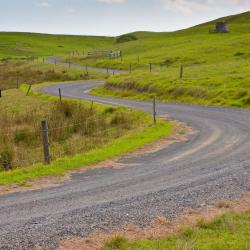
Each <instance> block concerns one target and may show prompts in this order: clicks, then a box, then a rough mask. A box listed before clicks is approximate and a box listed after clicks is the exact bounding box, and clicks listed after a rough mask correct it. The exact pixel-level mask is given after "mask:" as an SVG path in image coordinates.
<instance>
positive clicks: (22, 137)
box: [14, 129, 31, 144]
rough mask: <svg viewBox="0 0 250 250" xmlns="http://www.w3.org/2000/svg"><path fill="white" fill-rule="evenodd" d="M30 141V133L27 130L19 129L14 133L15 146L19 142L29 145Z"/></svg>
mask: <svg viewBox="0 0 250 250" xmlns="http://www.w3.org/2000/svg"><path fill="white" fill-rule="evenodd" d="M30 139H31V138H30V133H29V131H28V130H27V129H21V130H18V131H16V132H15V135H14V141H15V143H16V144H19V143H21V142H25V143H27V144H29V141H30Z"/></svg>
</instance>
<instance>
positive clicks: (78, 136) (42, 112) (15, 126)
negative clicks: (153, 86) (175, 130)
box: [0, 91, 142, 170]
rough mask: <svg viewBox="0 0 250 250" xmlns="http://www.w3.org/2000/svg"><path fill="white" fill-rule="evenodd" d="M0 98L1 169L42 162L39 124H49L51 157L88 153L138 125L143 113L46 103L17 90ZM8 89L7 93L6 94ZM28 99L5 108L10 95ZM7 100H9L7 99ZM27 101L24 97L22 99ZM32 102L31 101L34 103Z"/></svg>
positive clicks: (73, 104) (64, 103)
mask: <svg viewBox="0 0 250 250" xmlns="http://www.w3.org/2000/svg"><path fill="white" fill-rule="evenodd" d="M8 92H9V93H10V96H4V97H3V98H2V99H1V100H0V104H1V108H0V114H1V119H0V169H2V170H9V169H13V168H16V167H25V166H29V165H32V164H35V163H39V162H42V161H43V150H42V138H41V126H40V123H41V121H42V120H47V121H48V124H49V139H50V145H51V154H52V159H53V160H56V159H57V158H61V157H64V156H70V155H74V154H77V153H83V152H87V151H89V150H92V149H95V148H98V147H100V146H101V145H104V144H106V143H108V142H110V141H112V140H113V139H115V138H118V137H120V136H122V135H124V134H125V133H126V132H127V131H129V130H131V129H134V128H135V127H136V126H137V125H139V120H140V119H142V114H141V113H138V112H134V111H131V112H130V111H127V110H126V109H122V108H106V109H103V110H99V109H96V108H95V106H93V105H92V104H89V105H83V104H82V103H80V102H79V103H75V102H68V101H65V102H63V103H59V102H45V101H43V102H42V101H39V100H38V98H37V99H36V100H35V97H25V96H24V95H23V94H21V93H19V92H18V91H8ZM8 92H7V93H8ZM14 96H15V98H19V102H22V100H24V99H30V102H29V105H30V106H28V105H27V104H26V105H25V106H24V107H23V108H25V109H23V108H22V110H19V111H17V110H16V111H14V113H13V112H12V111H13V107H11V109H12V110H8V108H9V105H10V104H9V103H8V104H6V103H7V102H8V101H10V99H11V97H12V98H13V97H14ZM7 99H8V100H7ZM25 101H26V100H25ZM33 101H34V102H33Z"/></svg>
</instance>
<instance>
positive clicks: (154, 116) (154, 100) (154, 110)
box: [153, 97, 156, 124]
mask: <svg viewBox="0 0 250 250" xmlns="http://www.w3.org/2000/svg"><path fill="white" fill-rule="evenodd" d="M153 121H154V124H156V99H155V97H154V99H153Z"/></svg>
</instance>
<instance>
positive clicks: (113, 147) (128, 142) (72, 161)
mask: <svg viewBox="0 0 250 250" xmlns="http://www.w3.org/2000/svg"><path fill="white" fill-rule="evenodd" d="M172 126H173V124H172V123H167V122H164V121H158V124H157V125H155V126H152V127H147V128H141V129H140V130H139V131H138V130H135V131H131V132H128V133H127V134H126V135H124V136H123V137H121V138H118V139H115V140H114V141H113V142H110V143H108V144H106V145H105V146H102V147H100V148H98V149H94V150H91V151H89V152H86V153H84V154H78V155H75V156H73V157H64V158H62V159H59V160H56V161H54V162H53V163H52V164H51V165H47V166H44V165H42V164H37V165H34V166H32V167H28V168H22V169H21V168H20V169H16V170H13V171H9V172H0V185H8V184H13V183H15V184H22V183H24V182H27V181H29V180H32V179H36V178H40V177H45V176H58V175H63V174H65V173H66V172H67V171H69V170H73V169H77V168H79V167H83V166H86V167H87V165H89V164H93V163H97V162H100V161H103V160H107V159H110V158H113V157H116V156H119V155H121V154H123V153H127V152H130V151H133V150H135V149H137V148H139V147H141V146H143V145H145V144H148V143H151V142H153V141H156V140H158V139H160V138H162V137H164V136H167V135H169V134H170V133H171V131H172Z"/></svg>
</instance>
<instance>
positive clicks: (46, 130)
mask: <svg viewBox="0 0 250 250" xmlns="http://www.w3.org/2000/svg"><path fill="white" fill-rule="evenodd" d="M41 125H42V137H43V153H44V162H45V164H50V152H49V128H48V122H47V121H42V123H41Z"/></svg>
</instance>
